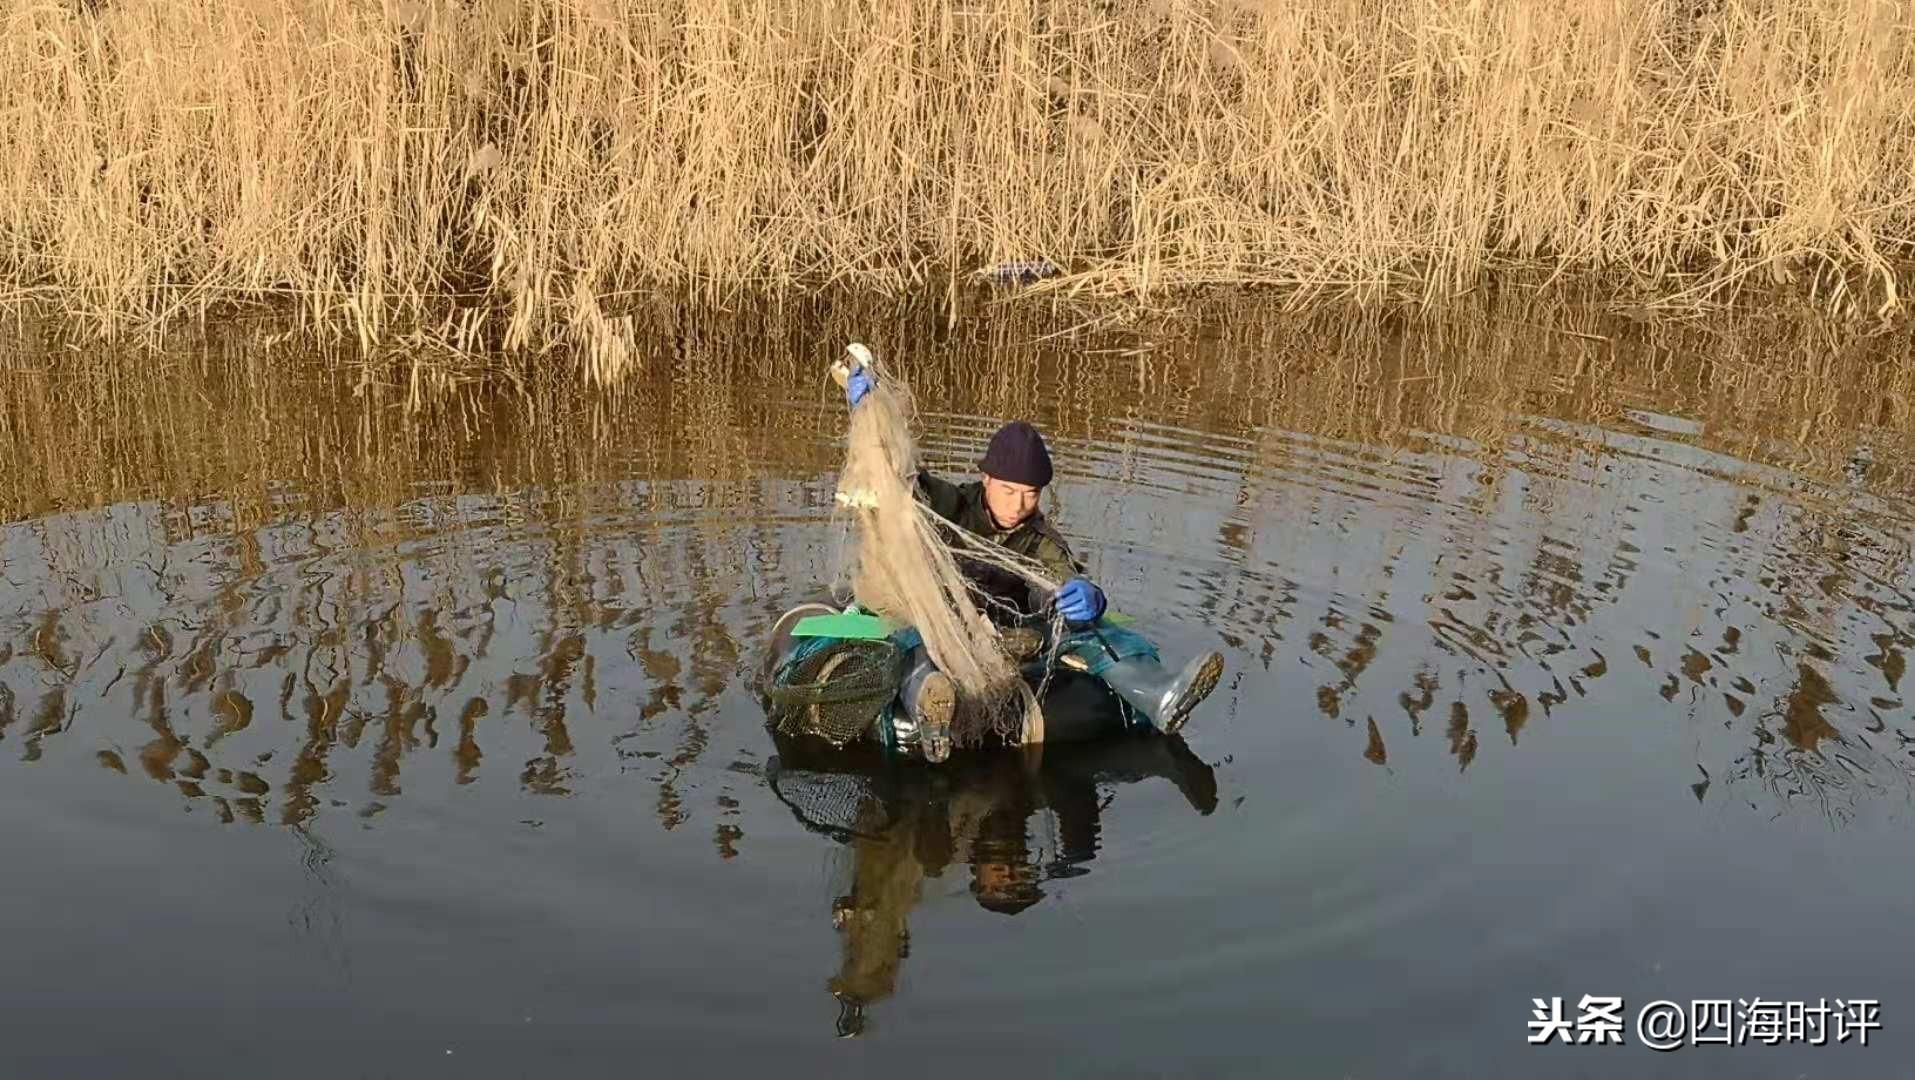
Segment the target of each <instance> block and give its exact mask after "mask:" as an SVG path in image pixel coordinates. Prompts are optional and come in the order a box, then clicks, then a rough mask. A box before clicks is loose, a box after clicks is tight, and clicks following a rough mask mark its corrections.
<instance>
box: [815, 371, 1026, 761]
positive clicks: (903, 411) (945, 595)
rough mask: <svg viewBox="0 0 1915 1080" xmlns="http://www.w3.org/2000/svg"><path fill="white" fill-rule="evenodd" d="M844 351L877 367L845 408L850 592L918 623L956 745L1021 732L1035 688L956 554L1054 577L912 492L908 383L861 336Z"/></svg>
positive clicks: (891, 615) (842, 502)
mask: <svg viewBox="0 0 1915 1080" xmlns="http://www.w3.org/2000/svg"><path fill="white" fill-rule="evenodd" d="M848 351H849V352H850V353H851V356H852V357H853V359H854V360H855V361H856V363H857V364H858V365H861V366H864V367H868V368H870V369H871V371H872V373H873V374H874V375H875V377H876V381H875V385H874V386H873V387H872V389H871V391H870V392H869V393H867V394H866V395H865V396H864V397H863V398H862V399H861V400H860V401H859V403H858V405H857V407H856V408H854V409H852V410H851V428H850V433H849V439H848V442H847V445H846V448H845V461H844V469H843V471H842V472H841V473H840V475H839V481H838V495H837V501H838V504H839V506H840V508H841V509H840V513H842V514H848V515H849V516H850V518H851V521H852V525H853V532H854V536H855V540H854V554H853V559H854V562H853V564H852V565H853V566H854V567H855V569H854V571H853V574H852V592H853V594H854V595H855V596H856V598H857V600H858V603H859V604H860V605H861V606H863V607H864V608H866V609H867V610H870V611H873V612H876V613H878V614H880V615H882V616H884V617H886V618H888V619H890V620H892V621H893V622H896V623H898V624H900V625H903V626H908V627H911V628H913V629H915V630H916V631H917V634H918V635H919V636H920V637H921V638H922V640H923V644H924V647H925V650H926V651H927V652H928V653H929V654H930V656H931V659H932V661H933V662H935V663H936V664H937V667H938V670H939V671H941V672H943V673H944V674H945V675H947V676H949V677H950V679H951V681H952V682H953V683H954V684H955V685H956V688H957V692H958V701H959V708H958V711H957V716H956V718H955V719H954V721H953V724H952V731H951V736H952V743H953V745H955V746H961V747H962V746H978V745H982V744H984V743H985V742H986V741H987V740H988V739H990V737H992V736H997V737H999V738H1006V739H1010V740H1013V741H1018V740H1021V739H1023V738H1024V737H1026V735H1027V733H1030V732H1035V731H1040V730H1041V729H1042V722H1041V716H1040V714H1039V711H1038V704H1037V702H1038V698H1037V695H1036V694H1034V693H1033V691H1032V689H1031V688H1030V687H1029V686H1028V685H1027V684H1026V683H1025V682H1024V680H1023V679H1022V678H1020V677H1019V675H1018V669H1017V664H1016V663H1015V662H1014V661H1013V660H1012V659H1011V657H1009V656H1008V655H1006V652H1005V650H1004V648H1003V646H1002V644H1001V643H1000V641H999V638H998V632H997V628H996V627H995V625H994V624H993V623H992V621H991V619H990V618H989V617H987V615H986V614H985V611H986V608H985V607H984V606H981V605H988V604H989V603H991V601H990V600H989V598H988V597H987V596H986V594H984V593H983V592H982V590H979V589H977V588H976V587H975V586H974V585H973V584H972V583H971V582H970V581H969V580H968V579H967V578H966V577H965V575H964V574H963V572H962V571H961V570H960V569H959V566H958V555H959V554H962V555H963V557H964V558H965V559H967V560H969V561H972V562H976V563H981V564H984V565H988V566H995V567H999V568H1002V569H1005V570H1008V571H1010V572H1012V573H1014V574H1016V575H1017V576H1019V577H1020V578H1022V579H1024V580H1025V581H1028V582H1030V583H1031V584H1033V585H1035V586H1037V587H1038V588H1040V589H1042V590H1044V591H1045V592H1051V591H1054V590H1055V589H1056V588H1057V586H1058V584H1059V583H1058V582H1056V581H1053V580H1051V579H1050V577H1049V576H1048V575H1047V574H1046V572H1045V570H1044V568H1043V567H1042V566H1041V565H1039V564H1038V563H1036V562H1035V561H1033V560H1030V559H1026V558H1023V557H1021V556H1018V555H1016V554H1014V553H1012V552H1011V551H1009V550H1007V549H1005V548H1003V547H1001V546H999V545H997V544H994V543H992V542H990V541H989V540H986V539H984V538H982V537H978V536H974V535H972V534H971V533H969V532H968V531H966V530H964V529H961V528H958V527H957V526H955V525H953V524H951V523H950V522H948V521H945V520H944V519H943V518H942V517H939V516H938V515H937V513H936V512H934V511H933V510H931V508H930V507H928V506H926V505H925V504H924V503H923V502H921V501H919V499H918V498H917V475H918V454H917V444H916V442H915V441H914V439H913V436H912V433H911V428H912V422H913V420H914V419H915V415H916V412H915V406H914V404H913V401H912V397H911V390H910V387H909V386H908V385H906V383H905V382H904V380H902V379H901V378H899V376H898V374H897V373H896V372H894V371H891V370H888V369H887V368H885V367H883V366H882V365H880V364H879V362H878V360H877V358H876V357H875V356H873V355H872V353H871V351H870V350H869V349H868V348H866V347H865V346H863V345H858V344H853V345H851V346H850V347H849V349H848ZM850 370H851V369H850V367H849V366H847V365H844V364H842V363H840V364H839V365H838V369H837V374H838V375H839V377H840V378H841V379H842V378H844V377H847V376H848V375H849V373H850ZM1061 625H1062V624H1061V622H1060V623H1059V628H1061ZM1058 636H1059V635H1056V634H1053V635H1052V639H1053V640H1055V639H1056V638H1057V637H1058ZM1040 690H1041V688H1040Z"/></svg>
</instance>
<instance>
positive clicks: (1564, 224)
mask: <svg viewBox="0 0 1915 1080" xmlns="http://www.w3.org/2000/svg"><path fill="white" fill-rule="evenodd" d="M1912 26H1915V11H1911V10H1910V5H1909V4H1908V3H1906V2H1890V0H1556V2H1533V3H1532V2H1487V0H1476V2H1471V3H1462V2H1452V0H1282V2H1276V0H1270V2H1254V0H1225V2H1217V0H1149V2H1129V0H1023V2H1014V0H947V2H944V3H926V4H913V3H903V2H897V0H869V2H862V3H848V2H843V0H808V2H805V3H787V4H768V3H763V2H744V0H681V2H671V0H540V2H536V3H535V2H532V0H463V2H451V0H403V2H394V0H38V2H35V0H16V2H14V3H12V4H10V5H9V6H8V7H7V9H6V15H5V23H4V27H0V102H4V103H5V105H4V107H0V140H3V142H4V145H5V146H6V148H7V153H6V154H5V155H4V158H0V290H4V291H6V292H9V293H11V294H13V295H33V294H39V295H45V296H47V297H50V298H52V299H54V300H56V301H58V302H60V303H62V304H64V305H65V306H66V307H67V308H68V309H70V310H72V311H74V312H77V313H79V314H82V315H85V316H88V317H91V318H93V319H95V320H97V322H98V324H99V325H100V326H101V327H102V328H104V329H107V330H112V331H117V330H121V329H126V328H135V329H141V328H144V329H152V328H154V327H159V326H164V325H165V324H166V323H167V322H169V321H171V320H172V319H173V318H176V317H178V316H182V315H186V316H204V315H205V314H207V313H208V312H209V311H212V310H215V309H217V308H219V307H221V306H222V305H224V304H226V303H228V302H234V301H245V300H252V299H257V298H261V297H266V296H274V295H280V296H286V297H292V298H295V299H296V301H297V304H298V306H299V308H300V310H301V311H302V312H303V314H304V315H305V316H306V317H307V318H309V319H310V321H311V323H312V324H314V325H315V326H317V327H319V328H322V329H330V330H344V331H347V332H350V333H352V334H355V335H357V336H358V337H359V338H360V339H361V340H363V341H365V342H367V343H372V342H377V341H389V340H393V339H394V338H395V337H397V336H400V335H404V334H420V333H423V334H424V335H426V336H428V337H430V338H432V339H434V340H438V341H443V342H447V343H450V344H453V345H455V346H460V347H468V348H469V347H478V346H484V347H494V348H496V347H507V348H543V347H548V346H552V345H563V344H569V345H571V346H573V347H574V348H575V349H576V352H577V354H578V355H579V356H581V357H582V358H583V361H584V363H585V364H586V366H587V370H588V371H590V372H593V373H595V374H598V375H612V374H615V373H616V371H617V370H618V369H619V368H620V367H622V366H623V365H625V364H628V363H630V362H632V360H633V359H634V353H633V352H632V342H633V339H634V331H633V328H632V326H631V324H630V322H629V321H628V316H627V315H626V314H625V313H624V301H625V299H626V298H627V297H629V296H630V295H632V294H634V293H636V292H640V291H649V290H660V289H662V290H666V291H670V292H675V293H693V294H700V295H704V296H708V297H709V296H714V295H722V294H727V293H731V292H734V291H737V290H758V289H772V290H776V289H780V288H784V287H788V286H793V285H811V284H818V283H826V282H830V283H839V284H846V283H848V284H854V285H857V286H861V287H869V288H876V289H878V290H883V291H890V290H902V289H908V288H918V287H925V286H930V287H934V288H937V287H949V284H950V282H952V281H953V280H955V279H954V277H952V276H950V275H951V274H954V273H962V272H964V271H968V270H970V269H973V268H975V267H978V266H983V265H989V264H992V263H995V262H998V261H1001V260H1010V259H1037V258H1044V259H1050V260H1052V261H1054V262H1056V263H1058V264H1061V265H1063V266H1065V267H1066V268H1068V269H1069V270H1070V271H1072V276H1071V277H1069V278H1067V279H1065V280H1064V281H1063V282H1061V283H1060V285H1059V287H1064V288H1082V289H1089V290H1093V291H1096V292H1100V293H1110V292H1115V293H1120V294H1124V295H1129V296H1144V297H1149V296H1150V295H1152V294H1153V293H1156V292H1157V291H1158V290H1160V289H1162V288H1165V287H1169V286H1178V285H1188V284H1201V283H1263V284H1275V285H1282V286H1289V287H1293V288H1297V289H1302V290H1336V291H1343V290H1382V291H1385V292H1390V293H1399V294H1400V293H1405V292H1407V293H1410V294H1412V295H1417V296H1421V297H1427V298H1436V297H1442V296H1446V295H1450V294H1453V293H1456V292H1460V291H1463V290H1466V289H1469V288H1471V287H1473V286H1475V285H1476V284H1477V283H1478V282H1479V281H1481V279H1482V276H1483V274H1484V273H1485V272H1486V271H1488V270H1493V269H1497V268H1499V267H1508V266H1517V265H1521V266H1534V267H1538V268H1541V269H1542V270H1543V271H1545V272H1546V273H1549V274H1551V276H1552V277H1556V278H1560V277H1562V276H1564V272H1568V273H1569V274H1573V275H1575V276H1578V277H1588V276H1591V275H1598V276H1601V277H1602V278H1603V279H1604V280H1608V281H1613V282H1615V283H1618V284H1619V285H1620V286H1622V287H1625V288H1627V289H1629V290H1631V291H1632V292H1633V293H1635V294H1637V295H1638V296H1642V297H1648V298H1651V299H1653V300H1655V301H1656V302H1660V303H1669V304H1691V303H1700V302H1705V301H1714V300H1721V299H1725V298H1727V297H1730V296H1733V295H1734V294H1735V293H1736V292H1737V291H1739V290H1740V289H1741V288H1743V287H1744V286H1746V285H1749V284H1753V283H1764V284H1766V283H1769V282H1776V281H1788V280H1794V281H1798V282H1802V283H1804V284H1805V285H1807V286H1808V287H1811V288H1813V289H1814V290H1815V291H1816V292H1817V294H1818V295H1819V296H1820V297H1822V298H1823V300H1824V301H1826V302H1827V303H1829V304H1831V305H1833V306H1835V307H1837V308H1843V309H1846V310H1851V311H1859V312H1875V311H1885V310H1894V309H1896V308H1898V307H1899V304H1900V300H1901V296H1900V293H1901V283H1902V282H1903V281H1905V278H1898V276H1897V275H1898V265H1899V264H1900V263H1901V261H1902V260H1904V259H1905V258H1906V257H1907V256H1908V255H1909V254H1910V249H1911V244H1912V243H1915V29H1912Z"/></svg>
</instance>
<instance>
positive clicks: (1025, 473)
mask: <svg viewBox="0 0 1915 1080" xmlns="http://www.w3.org/2000/svg"><path fill="white" fill-rule="evenodd" d="M977 464H978V468H980V469H983V470H984V471H985V472H987V473H989V474H990V475H992V476H995V477H997V478H998V479H999V480H1006V481H1009V482H1010V483H1013V484H1028V485H1030V486H1031V487H1040V488H1041V487H1043V486H1044V485H1045V484H1048V483H1050V482H1051V452H1050V451H1049V450H1047V449H1045V448H1044V436H1042V435H1039V434H1038V433H1037V429H1036V428H1034V427H1032V426H1031V425H1029V424H1027V423H1025V422H1024V421H1022V420H1016V421H1013V422H1011V423H1008V424H1005V425H1004V426H1003V427H1001V428H998V429H997V434H995V435H993V436H991V447H990V449H988V450H986V451H984V460H983V461H980V462H978V463H977Z"/></svg>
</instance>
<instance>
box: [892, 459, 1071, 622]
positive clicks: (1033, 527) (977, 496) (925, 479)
mask: <svg viewBox="0 0 1915 1080" xmlns="http://www.w3.org/2000/svg"><path fill="white" fill-rule="evenodd" d="M918 497H919V498H920V499H922V500H924V502H925V504H926V505H927V506H929V507H930V508H931V509H932V510H935V511H936V512H937V514H938V516H939V517H941V518H943V519H944V520H946V521H949V522H952V523H954V524H956V525H957V526H958V527H959V528H962V529H966V530H969V531H970V532H972V533H975V534H977V535H978V536H982V537H984V538H985V539H987V540H992V541H995V542H996V543H998V544H999V545H1000V546H1002V547H1004V548H1007V549H1009V550H1010V551H1013V552H1015V553H1017V554H1019V555H1022V556H1024V557H1025V558H1027V559H1035V560H1036V561H1037V562H1038V563H1040V564H1042V566H1043V567H1044V569H1045V570H1046V571H1048V572H1049V573H1050V574H1051V576H1052V577H1054V578H1056V579H1057V580H1058V581H1059V582H1063V581H1065V580H1066V579H1068V578H1071V577H1074V576H1076V575H1078V574H1081V573H1083V567H1082V566H1080V565H1079V564H1078V562H1077V560H1076V559H1075V558H1073V557H1072V556H1071V548H1070V545H1069V544H1067V543H1065V542H1064V538H1063V537H1062V536H1061V535H1059V534H1058V532H1057V530H1056V529H1055V528H1053V527H1052V526H1051V523H1050V522H1049V521H1046V520H1045V519H1044V515H1043V513H1042V512H1039V513H1035V514H1032V515H1031V516H1030V517H1029V518H1027V519H1025V520H1024V521H1023V522H1021V523H1020V524H1019V525H1018V526H1017V527H1016V528H1014V529H1009V530H1005V529H1000V528H998V527H997V522H995V521H993V520H991V511H990V510H989V509H988V508H987V507H986V506H985V505H984V484H983V482H982V481H979V480H973V481H971V482H969V483H966V484H953V483H951V482H950V481H949V480H944V479H940V478H939V477H936V476H932V475H931V474H930V473H929V472H923V471H920V472H919V473H918ZM957 562H958V569H960V570H962V571H963V572H964V576H965V577H967V578H969V579H971V581H972V582H973V583H975V584H976V585H977V586H978V587H979V588H981V589H983V590H984V591H985V592H987V593H989V594H990V596H991V597H992V599H994V600H996V601H998V602H999V603H1001V604H1004V605H1006V606H1007V607H1010V608H1012V609H1014V610H1015V611H1017V612H1018V613H1019V614H1023V615H1036V614H1039V613H1041V612H1042V611H1044V609H1045V608H1046V606H1047V605H1049V603H1050V601H1051V597H1050V594H1049V593H1046V592H1045V591H1044V590H1042V589H1039V588H1035V587H1034V586H1032V585H1031V584H1030V583H1029V582H1027V581H1025V580H1024V579H1023V578H1020V577H1018V576H1017V575H1016V574H1013V573H1011V572H1010V571H1008V570H1003V569H999V568H998V567H994V566H989V565H986V564H984V563H981V562H978V561H977V560H975V559H970V558H966V557H965V556H964V554H963V553H962V552H958V553H957ZM992 614H993V615H994V616H996V617H998V618H1002V617H1003V616H1004V614H1005V613H1004V612H993V613H992Z"/></svg>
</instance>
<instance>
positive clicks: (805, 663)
mask: <svg viewBox="0 0 1915 1080" xmlns="http://www.w3.org/2000/svg"><path fill="white" fill-rule="evenodd" d="M902 666H903V664H902V658H901V654H900V652H899V649H898V646H897V644H896V643H895V642H893V641H891V640H889V639H886V638H881V639H877V640H855V639H854V640H846V639H842V638H805V639H802V641H801V642H800V644H799V645H798V647H797V648H795V649H793V650H792V651H791V653H790V655H789V656H788V657H787V658H786V659H785V660H784V661H783V662H782V663H781V664H779V665H778V668H777V670H775V671H774V672H773V673H772V676H771V678H770V679H768V680H766V685H765V688H764V694H765V701H766V705H767V714H768V718H769V719H770V721H771V724H772V726H773V728H775V729H776V730H777V731H778V732H779V733H780V734H783V735H812V736H816V737H818V738H820V739H823V740H825V741H826V742H828V743H830V744H831V745H833V746H844V745H845V744H846V743H849V742H851V741H852V740H854V739H856V738H858V737H859V736H861V735H863V734H864V733H865V732H866V731H868V730H870V728H871V725H872V724H874V723H876V722H877V720H878V717H879V716H880V715H882V714H883V712H884V709H885V707H886V705H888V704H889V703H890V701H891V699H892V698H893V697H894V696H896V694H897V692H898V678H899V671H900V668H901V667H902Z"/></svg>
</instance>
